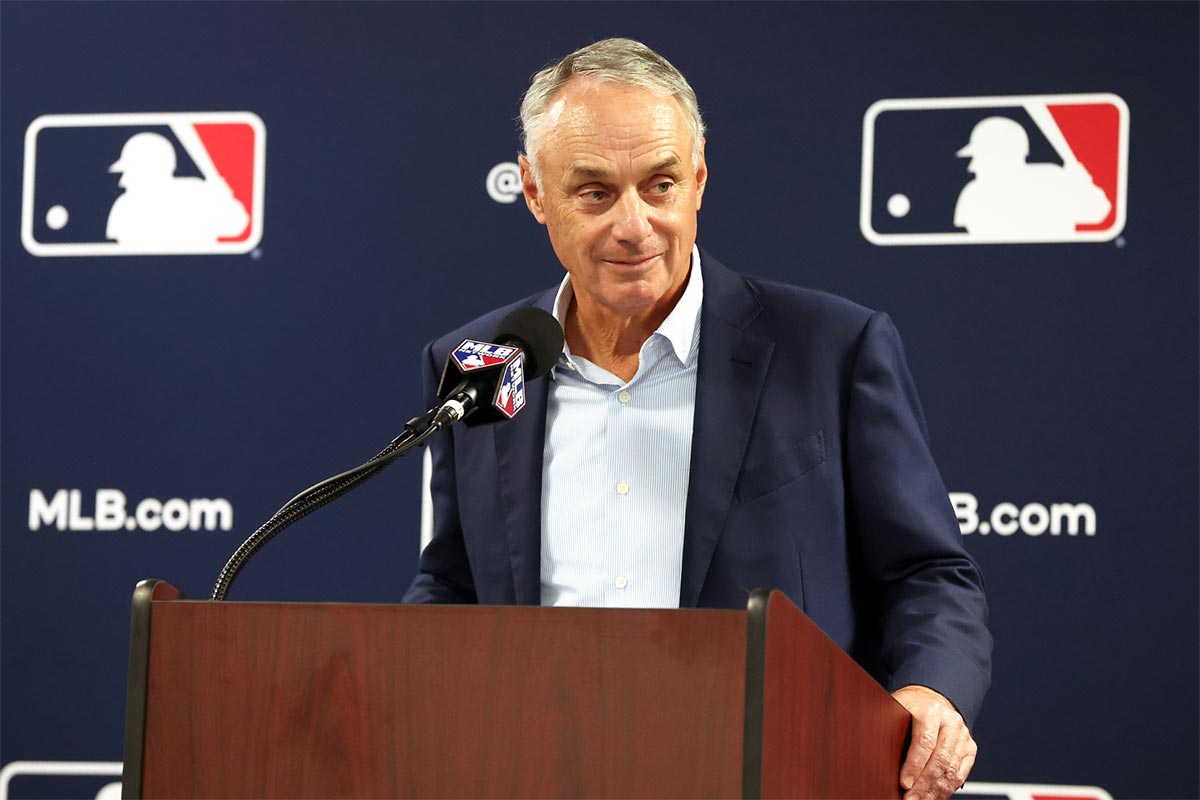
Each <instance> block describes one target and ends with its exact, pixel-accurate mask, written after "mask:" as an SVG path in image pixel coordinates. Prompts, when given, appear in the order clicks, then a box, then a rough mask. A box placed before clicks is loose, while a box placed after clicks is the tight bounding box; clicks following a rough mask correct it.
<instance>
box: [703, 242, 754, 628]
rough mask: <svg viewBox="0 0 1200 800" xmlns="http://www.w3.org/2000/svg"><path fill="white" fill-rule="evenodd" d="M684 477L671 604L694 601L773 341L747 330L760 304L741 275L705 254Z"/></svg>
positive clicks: (724, 510)
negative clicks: (679, 555) (675, 599)
mask: <svg viewBox="0 0 1200 800" xmlns="http://www.w3.org/2000/svg"><path fill="white" fill-rule="evenodd" d="M701 264H702V265H703V269H704V304H703V312H702V314H701V323H700V356H699V364H698V367H697V376H696V411H695V420H694V422H693V427H692V430H693V433H692V457H691V479H690V483H689V486H688V496H687V511H686V516H685V522H684V536H683V564H682V575H681V580H680V587H679V605H680V607H681V608H689V607H693V606H695V605H696V603H697V602H698V600H699V597H700V590H701V588H702V587H703V585H704V579H705V576H706V575H707V574H708V567H709V564H710V563H711V561H712V557H713V551H714V550H715V549H716V545H717V540H718V539H719V538H720V535H721V531H722V529H723V528H724V526H725V518H726V516H727V515H728V513H729V506H730V503H731V502H732V501H733V490H734V487H735V486H736V484H737V479H738V475H739V474H740V472H741V468H742V458H743V456H744V454H745V451H746V442H747V441H748V440H749V437H750V425H751V422H752V421H753V419H754V412H755V409H756V408H757V407H758V400H759V396H760V395H761V393H762V388H763V384H764V382H765V380H766V375H767V368H768V367H769V366H770V363H771V352H772V350H773V349H774V347H775V344H774V342H773V341H772V340H770V339H765V338H761V337H758V336H755V335H754V334H752V333H750V332H748V326H749V324H750V322H751V321H753V319H754V318H755V317H756V316H758V313H759V311H760V310H761V306H760V305H759V303H758V300H757V299H756V298H755V297H754V295H753V294H751V292H750V290H749V289H748V288H747V287H746V283H745V281H744V280H743V279H742V277H741V276H740V275H738V274H736V273H734V272H732V271H730V270H729V269H727V268H726V267H724V266H722V265H721V264H720V263H718V262H717V261H716V259H714V258H713V257H712V256H710V255H708V254H707V253H703V254H702V255H701Z"/></svg>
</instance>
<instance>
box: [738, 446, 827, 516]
mask: <svg viewBox="0 0 1200 800" xmlns="http://www.w3.org/2000/svg"><path fill="white" fill-rule="evenodd" d="M824 460H825V429H824V428H822V429H820V430H818V431H816V432H815V433H812V434H810V435H808V436H806V437H804V438H803V439H801V440H800V441H799V442H796V444H794V445H792V446H791V447H789V448H787V449H785V450H780V451H779V452H777V453H775V454H773V455H772V456H771V457H770V458H769V459H767V460H766V461H765V462H763V463H762V464H758V465H756V466H753V467H750V468H749V469H747V470H744V471H743V472H742V475H741V477H740V478H738V483H737V488H736V489H735V490H734V497H735V499H736V500H737V502H739V503H749V502H750V501H751V500H754V499H756V498H759V497H762V496H763V495H764V494H767V493H768V492H773V491H775V490H776V489H778V488H779V487H781V486H783V485H784V484H787V483H790V482H791V481H794V480H796V479H797V478H799V477H800V476H801V475H803V474H805V473H806V472H808V471H809V470H811V469H813V468H814V467H816V466H817V465H818V464H820V463H821V462H822V461H824Z"/></svg>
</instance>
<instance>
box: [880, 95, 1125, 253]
mask: <svg viewBox="0 0 1200 800" xmlns="http://www.w3.org/2000/svg"><path fill="white" fill-rule="evenodd" d="M1128 152H1129V108H1128V107H1127V106H1126V105H1125V101H1124V100H1122V99H1121V98H1120V97H1118V96H1117V95H1115V94H1061V95H1013V96H1004V97H935V98H920V99H888V100H880V101H878V102H876V103H874V104H872V105H871V107H870V108H869V109H867V113H866V114H865V116H864V117H863V156H862V195H861V205H860V208H859V227H860V228H861V230H862V234H863V236H865V237H866V238H867V240H868V241H870V242H872V243H874V244H877V245H936V244H1000V243H1018V242H1030V243H1032V242H1104V241H1110V240H1112V239H1115V238H1116V237H1117V236H1118V235H1119V234H1120V233H1121V231H1122V230H1124V228H1125V199H1126V186H1127V174H1128Z"/></svg>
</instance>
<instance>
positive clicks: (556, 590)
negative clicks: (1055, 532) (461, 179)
mask: <svg viewBox="0 0 1200 800" xmlns="http://www.w3.org/2000/svg"><path fill="white" fill-rule="evenodd" d="M521 120H522V125H523V128H524V134H525V143H524V149H525V155H523V156H521V158H520V167H521V179H522V185H523V189H524V193H525V200H526V203H527V205H528V207H529V210H530V212H532V214H533V216H534V218H535V219H536V220H537V221H538V222H539V223H540V224H542V225H545V226H546V229H547V231H548V233H549V235H550V241H551V243H552V245H553V247H554V251H555V254H556V255H557V256H558V259H559V260H560V261H561V262H562V264H563V266H564V267H565V268H566V270H567V276H566V277H565V278H564V280H563V282H562V284H561V285H560V286H559V287H557V289H551V290H549V291H547V292H546V293H544V294H542V295H539V296H536V297H534V298H530V299H528V300H526V301H523V302H522V303H518V304H516V305H518V306H519V305H530V304H532V305H537V306H540V307H542V308H545V309H547V310H553V311H554V313H555V315H556V317H557V318H558V320H559V322H560V323H561V324H562V326H563V330H564V333H565V338H566V345H565V347H564V350H563V354H562V357H561V358H560V360H559V362H558V363H557V365H556V366H555V368H554V370H553V371H552V374H551V378H550V380H549V381H546V382H541V383H540V384H534V385H532V386H531V387H530V389H529V392H528V406H527V408H526V409H525V411H524V412H523V414H522V416H521V417H518V418H517V419H516V420H515V421H513V422H511V423H505V424H503V425H497V426H481V427H478V428H474V429H455V430H454V431H453V432H452V435H451V436H450V437H447V438H448V440H447V439H446V438H444V439H441V440H440V441H439V442H438V443H437V444H436V445H435V446H434V451H433V453H434V476H433V480H432V487H431V488H432V491H433V496H434V506H435V509H434V527H435V531H434V537H433V540H432V541H431V543H430V544H429V546H428V547H427V548H426V549H425V552H424V553H423V554H422V557H421V562H420V567H419V572H418V575H417V577H416V578H415V579H414V581H413V583H412V585H411V586H410V587H409V590H408V592H407V594H406V595H405V599H406V600H407V601H410V602H434V603H437V602H481V603H489V604H496V603H525V604H537V603H542V604H558V605H627V606H708V607H744V605H745V602H746V597H747V593H748V592H749V591H750V590H751V589H753V588H756V587H758V586H767V587H771V588H778V589H781V590H783V591H784V592H785V593H787V594H788V596H789V597H791V598H792V600H793V601H795V602H796V603H797V604H798V605H800V606H801V607H802V608H803V609H804V610H805V612H806V613H807V614H808V615H809V616H810V617H811V618H812V619H813V620H814V621H816V622H817V624H819V625H821V626H822V628H823V629H824V630H825V631H826V633H828V634H829V635H830V636H831V637H832V638H833V639H834V640H835V641H836V642H838V644H839V645H841V646H842V647H843V648H844V649H846V650H847V651H848V652H850V653H851V654H852V655H853V656H854V657H855V658H856V659H858V660H859V661H860V663H862V664H863V665H864V666H865V667H866V668H867V669H868V670H869V671H871V672H872V673H873V674H874V675H875V676H876V677H877V678H878V679H879V680H880V681H881V682H883V683H884V684H885V685H886V686H888V688H889V689H892V690H893V695H894V696H895V697H896V699H897V700H898V701H899V702H900V703H902V704H903V705H904V706H905V707H906V708H907V709H908V710H909V711H910V712H911V713H912V714H913V717H914V727H913V743H912V746H911V747H910V750H909V752H908V755H907V757H906V760H905V762H904V764H903V765H902V767H901V774H900V776H899V779H900V783H901V785H902V786H903V787H904V789H906V790H909V791H908V793H907V794H906V797H913V798H916V797H922V798H926V797H939V798H940V797H946V796H948V795H949V794H950V793H952V792H953V791H954V790H956V789H957V788H959V786H961V785H962V783H963V782H964V781H965V780H966V777H967V774H968V773H969V772H970V769H971V766H972V764H973V763H974V760H975V753H976V745H975V742H974V741H973V739H972V738H971V736H970V733H969V732H968V729H967V726H966V723H965V722H964V716H965V717H967V718H968V719H970V718H972V717H973V715H974V714H975V713H976V711H977V710H978V707H979V704H980V703H981V701H982V697H983V694H984V692H985V691H986V688H987V685H988V682H989V676H990V653H991V638H990V636H989V635H988V633H987V629H986V615H987V610H986V603H985V601H984V598H983V593H982V581H981V578H980V576H979V573H978V570H977V569H976V567H975V565H974V563H973V562H972V561H971V559H970V558H969V557H968V556H967V555H966V553H965V552H964V551H963V549H962V545H961V541H960V536H959V534H958V527H957V523H956V520H955V517H954V514H953V511H952V509H951V507H950V504H949V500H948V498H947V495H946V490H945V487H944V486H943V485H942V481H941V479H940V477H939V476H938V474H937V470H936V468H935V467H934V465H933V462H932V459H931V457H930V454H929V450H928V446H927V444H926V441H925V436H924V422H923V419H922V416H921V411H920V406H919V403H918V401H917V397H916V394H915V391H914V389H913V386H912V382H911V379H910V377H909V374H908V371H907V368H906V367H905V364H904V355H903V351H902V349H901V346H900V342H899V338H898V335H897V334H896V332H895V329H894V328H893V327H892V325H891V323H890V321H889V320H888V318H887V317H886V316H885V315H882V314H877V313H872V312H870V311H868V310H867V309H864V308H861V307H859V306H856V305H854V304H852V303H849V302H847V301H844V300H841V299H838V298H834V297H831V296H828V295H823V294H820V293H817V292H811V291H806V290H802V289H797V288H794V287H788V286H783V285H779V284H773V283H769V282H766V281H761V280H754V279H750V278H746V277H744V276H742V275H739V274H737V273H734V272H732V271H730V270H728V269H727V268H725V267H723V266H722V265H720V264H719V263H718V262H717V261H716V259H715V258H713V257H712V256H711V255H709V254H707V253H702V252H701V251H700V250H699V249H698V248H697V247H696V246H695V239H696V219H697V212H698V211H699V210H700V207H701V202H702V200H703V197H704V191H705V185H706V183H707V179H708V169H707V166H706V164H705V160H704V128H703V122H702V120H701V118H700V113H699V110H698V107H697V104H696V98H695V94H694V93H693V92H692V89H691V87H690V86H688V84H687V82H686V80H684V78H683V76H682V75H681V74H679V72H678V71H677V70H675V68H674V67H673V66H671V65H670V64H669V63H668V62H667V61H666V60H665V59H663V58H662V57H661V56H660V55H658V54H657V53H655V52H653V51H652V50H650V49H649V48H647V47H645V46H644V45H642V44H640V43H637V42H633V41H630V40H627V39H610V40H606V41H602V42H598V43H596V44H594V45H591V46H589V47H585V48H583V49H582V50H579V51H577V52H575V53H572V54H571V55H569V56H567V57H566V58H565V59H563V60H562V61H561V62H559V63H558V64H556V65H554V66H552V67H548V68H547V69H545V70H543V71H542V72H540V73H538V74H537V75H536V76H534V79H533V82H532V84H531V86H530V88H529V91H528V92H527V93H526V96H525V99H524V101H523V103H522V106H521ZM781 255H782V254H781ZM511 308H512V307H511V306H510V307H508V308H505V309H500V310H498V311H496V312H493V313H492V314H490V315H487V316H485V317H483V318H481V319H479V320H476V321H475V322H474V323H471V324H470V325H468V326H465V327H464V328H462V329H460V330H459V331H456V332H454V333H453V334H450V335H448V336H446V337H443V338H442V339H440V340H438V341H436V342H434V343H432V344H431V345H430V347H429V348H428V349H427V350H426V353H425V361H424V368H425V378H426V385H427V386H428V387H429V391H430V394H431V395H432V392H433V389H432V387H433V386H435V385H436V378H437V374H438V372H439V371H440V368H441V364H442V362H443V360H444V358H445V356H446V354H447V352H448V351H449V350H450V349H451V348H453V347H454V346H455V345H457V343H458V342H459V341H461V339H462V338H464V337H465V336H471V337H474V338H486V337H487V336H488V335H489V334H490V333H491V332H492V330H494V326H495V325H496V323H497V322H498V320H499V319H500V318H501V317H502V316H503V315H504V314H505V313H507V311H509V310H510V309H511ZM431 400H432V397H431ZM459 487H462V488H463V490H462V492H461V493H460V491H459ZM481 487H487V488H482V489H481ZM490 487H496V491H495V493H494V494H493V493H492V492H491V491H489V490H488V489H489V488H490ZM959 711H961V712H962V714H960V713H959Z"/></svg>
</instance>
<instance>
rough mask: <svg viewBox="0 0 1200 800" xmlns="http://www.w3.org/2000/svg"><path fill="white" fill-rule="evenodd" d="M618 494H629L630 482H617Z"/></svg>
mask: <svg viewBox="0 0 1200 800" xmlns="http://www.w3.org/2000/svg"><path fill="white" fill-rule="evenodd" d="M617 494H629V484H628V483H626V482H625V481H621V482H620V483H618V484H617Z"/></svg>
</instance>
